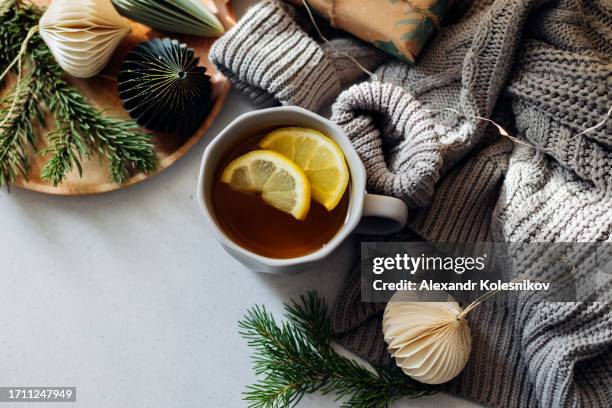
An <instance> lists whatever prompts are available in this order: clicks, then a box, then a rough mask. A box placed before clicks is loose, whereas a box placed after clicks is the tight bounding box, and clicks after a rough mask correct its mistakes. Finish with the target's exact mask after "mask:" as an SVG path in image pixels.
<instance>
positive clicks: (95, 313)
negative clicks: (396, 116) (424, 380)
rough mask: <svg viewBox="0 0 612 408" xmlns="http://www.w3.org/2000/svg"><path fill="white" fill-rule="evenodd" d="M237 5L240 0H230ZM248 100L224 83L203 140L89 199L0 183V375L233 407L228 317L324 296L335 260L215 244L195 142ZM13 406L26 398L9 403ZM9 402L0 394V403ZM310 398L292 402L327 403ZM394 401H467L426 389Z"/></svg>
mask: <svg viewBox="0 0 612 408" xmlns="http://www.w3.org/2000/svg"><path fill="white" fill-rule="evenodd" d="M235 3H236V4H237V7H236V8H237V10H238V12H239V13H241V12H242V10H243V9H244V5H245V4H246V3H248V2H247V1H237V2H235ZM252 109H254V106H252V105H251V104H250V103H249V101H248V100H246V98H244V97H243V96H242V95H240V94H238V93H237V92H236V91H233V90H232V92H231V94H230V97H229V99H228V101H227V103H226V105H225V107H224V109H223V111H222V113H221V115H220V116H219V117H218V119H217V120H216V122H215V124H214V125H213V127H212V128H211V129H210V131H209V132H208V134H207V135H206V136H205V138H204V140H202V141H201V142H200V143H198V144H197V145H196V146H195V148H194V149H193V150H192V151H191V152H190V153H189V154H188V155H187V156H186V157H185V158H184V159H182V160H181V161H179V162H178V163H177V164H175V165H174V166H173V167H172V168H170V169H168V170H167V171H165V172H163V173H162V174H160V175H158V176H156V177H155V178H153V179H151V180H149V181H147V182H145V183H142V184H140V185H137V186H134V187H131V188H128V189H126V190H122V191H118V192H114V193H110V194H106V195H101V196H93V197H71V198H68V197H54V196H46V195H42V194H38V193H31V192H28V191H23V190H19V189H14V190H13V191H12V193H11V194H8V193H7V192H6V190H2V191H1V192H0V214H1V215H0V278H1V281H0V315H1V318H0V386H39V385H40V386H43V385H46V386H76V387H77V389H78V391H77V399H78V402H77V403H75V404H70V403H66V404H56V403H48V404H45V407H49V408H51V407H56V406H57V407H67V406H71V407H78V408H90V407H96V408H101V407H113V408H134V407H147V408H169V407H177V408H178V407H180V408H191V407H215V408H217V407H218V408H226V407H232V408H233V407H243V406H246V404H245V403H244V402H243V401H242V395H241V393H242V391H243V390H244V388H245V386H246V385H247V384H249V383H252V382H253V381H254V375H253V372H252V370H251V367H250V361H249V358H250V355H251V353H250V350H249V348H248V347H247V346H246V344H245V342H244V341H243V339H242V338H241V337H240V336H239V335H238V328H237V322H238V320H239V319H240V318H241V317H242V316H243V314H244V312H245V311H246V310H247V308H249V307H250V306H252V305H254V304H256V303H259V304H265V305H266V306H267V307H268V308H269V309H270V310H271V311H273V312H275V313H277V315H279V316H280V313H281V311H282V304H283V302H285V301H287V300H288V299H291V298H294V297H295V296H297V295H299V294H302V293H304V292H305V291H307V290H308V289H316V290H318V291H319V292H320V293H321V294H322V295H324V296H325V297H326V298H327V299H328V300H329V302H333V299H334V296H335V294H336V293H337V291H338V289H339V287H340V285H341V283H342V281H343V278H344V276H345V274H346V272H347V271H346V270H345V269H346V268H344V267H341V266H340V265H338V264H336V265H330V268H329V270H326V271H312V272H310V273H305V274H302V275H300V276H293V277H285V276H270V275H262V274H256V273H251V272H249V271H246V270H245V269H244V268H243V267H242V266H241V265H239V264H238V263H237V262H236V261H234V260H233V259H232V258H230V256H229V255H227V254H226V253H224V252H223V250H222V249H221V248H220V246H219V245H217V243H216V242H215V240H214V238H213V235H212V233H211V231H210V229H209V228H208V226H207V225H206V223H205V221H204V219H203V218H202V216H201V213H200V209H199V208H198V206H197V204H196V200H195V199H194V194H195V188H196V177H197V171H198V167H199V164H200V159H201V156H202V153H203V151H204V148H205V147H206V144H207V142H208V141H209V140H210V139H211V138H213V137H214V136H215V135H216V134H218V133H219V131H220V130H221V129H222V128H223V127H224V126H225V125H227V124H228V123H229V122H230V121H231V120H232V119H233V118H235V117H236V116H237V115H238V114H240V113H242V112H246V111H248V110H252ZM13 405H14V406H16V407H24V408H25V407H27V406H38V405H36V404H24V403H21V404H13ZM5 406H6V407H9V406H11V404H6V403H0V408H2V407H5ZM334 406H336V403H334V401H333V397H331V396H327V397H322V396H318V395H315V396H308V397H306V398H305V400H304V401H303V403H302V404H301V407H304V408H309V407H311V408H314V407H317V408H325V407H334ZM395 406H398V407H438V408H439V407H451V406H452V407H455V406H463V407H470V406H473V405H472V404H470V403H467V402H464V401H461V400H458V399H455V398H452V397H448V396H445V395H436V396H432V397H427V398H422V399H419V400H403V401H401V402H399V403H398V404H396V405H395Z"/></svg>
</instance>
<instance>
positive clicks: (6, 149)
mask: <svg viewBox="0 0 612 408" xmlns="http://www.w3.org/2000/svg"><path fill="white" fill-rule="evenodd" d="M23 90H26V91H25V92H24V91H23ZM14 92H15V91H14ZM14 92H13V93H10V94H9V95H7V96H6V97H5V98H4V99H3V100H2V101H0V106H2V108H0V117H5V115H8V114H9V111H8V108H5V107H4V106H7V105H8V104H9V102H8V101H10V100H12V98H14V97H15V95H14ZM37 95H38V93H37V89H36V81H34V80H33V78H32V77H31V76H28V77H26V78H24V79H23V86H22V92H20V95H19V97H18V98H19V101H18V103H17V107H16V109H15V110H14V111H13V114H12V115H11V117H10V118H9V120H8V122H7V123H6V124H5V125H4V127H3V128H2V129H0V186H2V185H4V184H9V183H12V182H14V181H15V178H16V177H17V173H20V174H21V175H22V176H23V177H25V178H27V176H28V174H29V173H30V159H29V156H28V150H29V149H32V148H34V145H35V143H36V132H35V130H34V123H33V121H32V118H34V120H35V121H41V122H42V121H43V120H44V114H43V112H42V110H41V109H40V101H39V100H38V97H37Z"/></svg>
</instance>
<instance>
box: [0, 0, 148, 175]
mask: <svg viewBox="0 0 612 408" xmlns="http://www.w3.org/2000/svg"><path fill="white" fill-rule="evenodd" d="M5 1H6V3H3V4H2V8H0V12H2V11H4V14H2V13H0V69H1V70H4V69H5V68H6V67H7V66H8V65H9V64H10V63H11V61H13V59H14V58H15V56H16V55H17V53H18V52H19V49H20V47H21V44H22V43H23V41H24V39H25V38H26V35H27V33H28V31H29V30H30V28H31V27H33V26H35V25H36V24H38V20H39V18H40V16H41V15H42V10H40V9H39V8H37V7H35V6H33V5H31V4H29V3H24V2H22V1H15V0H5ZM7 4H9V7H10V8H9V9H8V11H7V9H6V5H7ZM26 63H27V64H26V65H27V72H28V73H27V74H26V75H27V77H28V78H30V79H29V83H28V84H27V87H26V86H25V78H24V80H22V81H24V83H23V86H22V87H21V89H22V90H25V93H27V96H24V95H19V97H20V100H19V103H18V104H17V109H15V110H14V112H13V115H12V116H13V118H11V119H10V121H8V122H9V123H8V124H10V126H8V124H7V125H5V126H4V128H3V129H0V132H1V133H0V186H1V185H3V184H8V183H11V182H13V181H14V179H15V177H16V174H17V173H21V174H23V175H24V176H27V174H28V173H29V170H30V169H29V157H28V150H32V149H31V146H34V145H35V144H36V139H37V137H36V134H35V132H34V131H33V129H34V126H35V125H36V124H38V125H40V126H44V116H43V115H42V113H41V112H42V105H44V108H46V109H48V110H49V111H50V112H51V114H52V115H53V116H54V118H55V125H56V126H55V127H56V128H55V130H53V131H52V132H50V133H49V134H48V135H47V145H48V147H47V148H46V149H45V150H44V151H43V154H47V155H49V156H50V159H49V160H48V162H47V163H46V165H45V167H44V168H43V169H42V172H41V177H42V179H44V180H49V181H51V182H52V183H53V184H54V185H58V184H59V183H61V182H62V181H63V180H64V179H65V177H66V176H67V175H68V173H69V172H70V171H72V169H73V168H75V167H76V168H77V169H78V171H79V173H80V174H81V175H82V164H81V163H82V160H83V159H89V158H91V157H92V156H93V155H97V156H99V157H100V158H105V159H106V160H107V161H108V165H109V172H110V176H111V178H112V180H113V181H115V182H118V183H122V182H124V181H125V180H126V179H127V178H128V177H129V176H130V174H132V172H136V171H143V172H150V171H152V170H154V169H155V167H156V164H157V159H156V156H155V151H154V148H153V144H152V143H151V135H149V134H147V133H143V132H141V131H140V130H139V127H138V126H137V124H136V123H135V122H133V121H131V120H124V119H121V118H111V117H106V116H105V115H104V113H103V112H101V111H99V110H98V109H97V108H95V107H94V106H92V105H91V104H90V103H89V102H88V101H87V100H86V99H85V98H84V97H83V95H81V94H80V93H79V92H78V91H77V90H76V89H75V88H73V87H71V86H70V85H68V84H67V83H66V82H65V81H64V79H63V72H62V70H61V68H60V67H59V66H58V65H57V63H56V62H55V59H54V58H53V56H52V54H51V51H50V50H49V49H48V48H47V46H46V45H45V43H44V42H43V41H42V38H41V37H40V35H38V34H35V35H34V36H33V37H32V39H31V40H30V42H29V44H28V53H27V59H26ZM15 73H17V72H15ZM22 97H23V99H21V98H22ZM3 105H5V104H2V105H0V106H3ZM6 114H7V112H6V110H0V118H3V117H6ZM28 145H30V146H28ZM3 151H5V152H6V153H4V154H3V153H2V152H3Z"/></svg>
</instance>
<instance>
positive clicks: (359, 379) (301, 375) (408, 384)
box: [239, 292, 435, 408]
mask: <svg viewBox="0 0 612 408" xmlns="http://www.w3.org/2000/svg"><path fill="white" fill-rule="evenodd" d="M285 311H286V314H285V316H286V318H287V320H288V321H287V322H284V323H282V324H280V325H279V324H277V323H276V321H275V320H274V317H273V316H272V315H271V314H270V313H268V312H267V311H266V309H265V308H264V307H259V306H255V307H254V308H252V309H251V310H249V311H248V313H247V315H246V316H245V318H244V320H242V321H241V322H240V323H239V326H240V328H241V329H242V331H241V335H242V336H243V337H244V338H246V339H247V341H248V344H249V346H251V347H253V348H254V349H255V355H254V358H253V361H254V368H255V373H256V374H257V375H258V376H261V377H262V378H261V379H260V381H259V382H257V383H256V384H254V385H251V386H249V387H248V389H247V391H246V392H245V400H246V401H247V402H248V404H249V407H251V408H280V407H294V406H296V405H297V404H298V403H299V401H300V400H301V398H302V397H303V396H304V395H305V394H307V393H313V392H317V391H318V392H321V393H323V394H329V393H334V394H335V395H336V397H337V399H338V400H342V406H343V407H346V408H349V407H350V408H384V407H387V406H388V405H389V404H390V403H391V402H393V401H395V400H397V399H398V398H401V397H404V396H406V397H410V398H417V397H420V396H423V395H429V394H432V393H434V392H435V391H434V389H433V388H431V387H428V386H426V385H423V384H420V383H416V382H414V381H412V380H411V379H410V378H408V377H406V376H405V375H403V374H402V373H401V371H400V370H399V369H397V368H375V369H374V372H373V371H370V370H368V369H366V368H365V367H363V366H362V365H360V364H358V363H356V362H354V361H353V360H350V359H348V358H345V357H343V356H341V355H339V354H337V353H336V352H335V351H334V350H333V348H332V347H331V345H330V342H331V323H330V321H329V318H328V317H327V306H326V305H325V302H324V301H322V300H321V299H320V298H319V297H318V296H317V295H316V293H314V292H309V293H308V295H307V296H306V297H304V296H302V297H301V302H300V303H296V302H293V303H292V304H291V305H287V306H286V307H285Z"/></svg>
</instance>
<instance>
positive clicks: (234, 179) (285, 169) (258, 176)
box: [221, 150, 311, 220]
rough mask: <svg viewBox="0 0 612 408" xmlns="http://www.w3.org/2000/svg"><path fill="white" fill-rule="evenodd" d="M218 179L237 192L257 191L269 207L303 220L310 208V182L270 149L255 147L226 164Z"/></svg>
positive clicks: (289, 161) (301, 171)
mask: <svg viewBox="0 0 612 408" xmlns="http://www.w3.org/2000/svg"><path fill="white" fill-rule="evenodd" d="M221 181H222V182H223V183H227V184H229V186H230V187H231V188H232V189H234V190H237V191H241V192H245V193H259V194H261V198H262V199H263V200H264V201H265V202H266V203H267V204H269V205H271V206H272V207H275V208H277V209H279V210H281V211H283V212H286V213H288V214H291V215H293V216H294V217H295V218H296V219H298V220H303V219H305V218H306V216H307V215H308V211H309V210H310V194H311V193H310V183H309V182H308V179H307V178H306V175H305V174H304V171H303V170H302V169H300V168H299V167H298V166H296V164H295V163H293V162H292V161H291V160H289V159H288V158H286V157H285V156H282V155H280V154H278V153H276V152H273V151H270V150H255V151H253V152H250V153H247V154H245V155H244V156H240V157H238V158H237V159H235V160H234V161H232V162H231V163H230V164H228V165H227V167H226V168H225V170H224V171H223V174H222V175H221Z"/></svg>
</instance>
